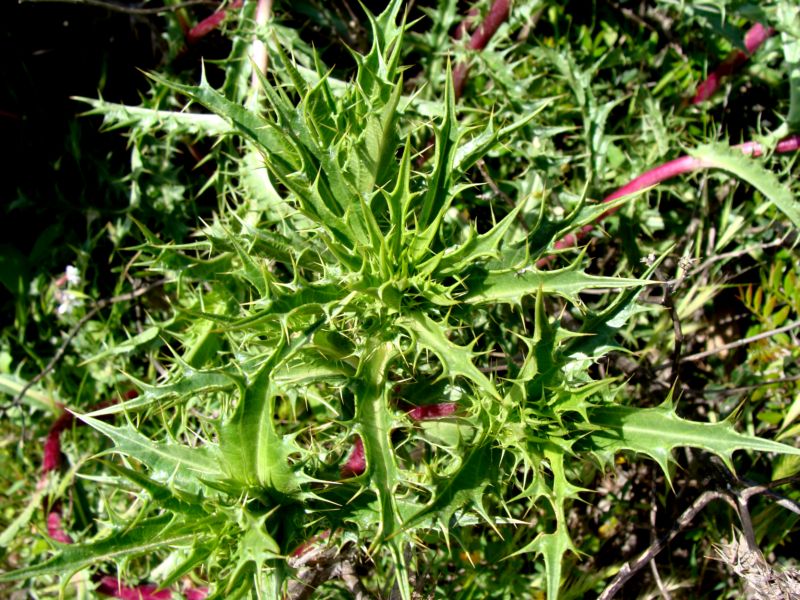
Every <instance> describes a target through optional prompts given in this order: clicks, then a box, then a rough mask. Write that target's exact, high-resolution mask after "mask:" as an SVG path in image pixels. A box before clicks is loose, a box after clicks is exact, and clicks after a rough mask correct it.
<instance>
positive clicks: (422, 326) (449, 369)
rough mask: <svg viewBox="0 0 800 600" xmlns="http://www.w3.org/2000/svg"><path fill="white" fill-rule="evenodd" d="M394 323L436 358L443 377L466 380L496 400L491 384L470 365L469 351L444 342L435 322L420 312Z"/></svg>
mask: <svg viewBox="0 0 800 600" xmlns="http://www.w3.org/2000/svg"><path fill="white" fill-rule="evenodd" d="M398 324H399V325H400V326H401V327H403V328H404V329H406V331H408V332H409V333H410V334H411V335H412V336H414V337H415V338H416V340H417V342H418V343H419V344H420V345H421V346H423V347H425V348H429V349H430V350H432V351H433V352H434V353H435V354H436V356H438V357H439V359H440V360H441V361H442V364H443V365H444V368H445V373H446V374H447V375H449V376H450V377H457V376H459V375H460V376H462V377H466V378H467V379H469V380H470V381H472V383H474V384H475V385H476V386H477V387H478V389H480V390H482V391H483V392H484V393H486V394H487V395H488V396H489V397H492V398H496V399H498V400H499V399H500V395H499V394H498V392H497V389H496V388H495V386H494V384H492V382H491V381H489V379H488V378H487V377H486V375H484V374H483V373H482V372H481V371H480V369H478V367H476V366H475V365H474V364H473V362H472V356H473V355H474V354H473V352H472V351H471V350H469V349H468V348H464V347H462V346H458V345H456V344H454V343H453V342H451V341H450V340H449V339H447V336H446V335H445V331H446V330H447V327H446V326H445V325H442V324H440V323H436V322H435V321H433V320H432V319H431V318H430V317H428V316H426V315H424V314H422V313H412V314H411V315H410V316H408V317H404V318H402V319H400V320H399V321H398Z"/></svg>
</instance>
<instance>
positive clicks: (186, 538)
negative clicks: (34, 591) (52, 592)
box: [0, 515, 221, 583]
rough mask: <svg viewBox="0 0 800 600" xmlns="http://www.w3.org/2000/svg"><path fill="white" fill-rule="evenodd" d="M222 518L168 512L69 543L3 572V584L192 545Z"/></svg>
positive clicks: (0, 575)
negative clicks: (181, 516) (90, 539)
mask: <svg viewBox="0 0 800 600" xmlns="http://www.w3.org/2000/svg"><path fill="white" fill-rule="evenodd" d="M220 521H221V517H220V516H216V517H209V518H206V519H205V520H197V519H192V520H190V521H178V520H173V518H172V517H170V516H167V515H164V516H161V517H155V518H152V519H147V520H144V521H141V522H139V523H137V525H136V526H135V527H132V528H130V529H126V530H122V531H116V532H114V533H113V534H110V535H108V537H106V538H105V539H103V540H101V541H98V542H94V543H91V544H73V545H70V546H65V547H64V548H63V549H62V550H61V551H60V552H59V553H58V554H57V555H56V556H54V557H53V558H51V559H49V560H46V561H45V562H43V563H40V564H38V565H34V566H31V567H26V568H24V569H18V570H16V571H9V572H8V573H3V574H0V583H5V582H8V581H14V580H18V579H30V578H33V577H41V576H43V575H59V576H65V575H69V574H72V573H76V572H77V571H80V570H82V569H86V568H88V567H92V566H97V565H100V564H102V563H105V562H109V561H119V560H122V559H124V558H126V557H130V556H140V555H143V554H149V553H152V552H155V551H157V550H160V549H162V548H170V547H175V546H183V545H190V544H191V543H192V542H194V541H195V540H196V539H197V536H198V533H199V532H203V531H206V532H207V531H210V530H213V528H214V527H215V525H216V526H219V525H220Z"/></svg>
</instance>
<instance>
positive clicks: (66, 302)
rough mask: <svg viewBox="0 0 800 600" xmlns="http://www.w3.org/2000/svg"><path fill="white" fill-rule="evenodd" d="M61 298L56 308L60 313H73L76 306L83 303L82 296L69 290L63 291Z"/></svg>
mask: <svg viewBox="0 0 800 600" xmlns="http://www.w3.org/2000/svg"><path fill="white" fill-rule="evenodd" d="M59 299H60V300H61V303H60V304H59V305H58V307H57V308H56V313H58V314H59V315H68V314H71V313H72V311H73V310H75V308H76V307H78V306H80V305H81V304H82V301H81V299H80V298H78V297H77V296H75V295H74V294H71V293H69V292H62V293H61V294H60V295H59Z"/></svg>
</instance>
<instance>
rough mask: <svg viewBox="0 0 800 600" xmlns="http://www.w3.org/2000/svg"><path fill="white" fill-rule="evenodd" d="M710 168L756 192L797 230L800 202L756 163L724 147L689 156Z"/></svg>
mask: <svg viewBox="0 0 800 600" xmlns="http://www.w3.org/2000/svg"><path fill="white" fill-rule="evenodd" d="M689 154H691V155H692V156H694V157H695V158H698V159H700V160H702V161H703V162H704V163H706V164H707V165H709V166H712V167H716V168H718V169H723V170H725V171H728V172H729V173H733V174H734V175H736V176H737V177H740V178H741V179H743V180H745V181H746V182H747V183H749V184H750V185H752V186H753V187H754V188H756V189H757V190H758V191H759V192H761V193H762V194H764V196H765V197H766V198H767V200H769V201H770V202H772V204H774V205H775V206H776V207H777V208H778V209H779V210H780V211H781V212H783V214H785V215H786V216H787V217H788V218H789V220H790V221H791V222H792V223H794V226H795V227H800V202H798V201H797V200H795V199H794V196H793V195H792V192H791V191H790V190H789V187H788V186H787V185H785V184H782V183H781V182H780V180H779V179H778V178H777V176H776V175H775V174H774V173H773V172H772V171H768V170H767V169H765V168H764V167H762V166H761V165H760V164H759V163H758V162H757V161H755V160H753V159H752V158H748V157H747V156H744V155H743V154H742V153H741V152H734V151H733V150H731V148H730V147H728V146H725V145H723V144H707V145H704V146H700V147H699V148H697V149H695V150H692V151H690V152H689Z"/></svg>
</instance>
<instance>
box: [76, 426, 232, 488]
mask: <svg viewBox="0 0 800 600" xmlns="http://www.w3.org/2000/svg"><path fill="white" fill-rule="evenodd" d="M73 414H75V416H76V417H77V418H78V419H80V420H81V421H83V422H84V423H86V424H87V425H89V426H90V427H91V428H92V429H95V430H97V431H99V432H100V433H102V434H103V435H105V436H107V437H108V438H110V439H111V441H113V442H114V451H115V452H118V453H120V454H123V455H125V456H128V457H130V458H133V459H136V460H138V461H139V462H141V463H142V464H144V465H145V466H147V468H148V469H150V471H151V473H152V477H153V479H154V480H155V481H158V482H159V483H165V482H168V483H170V484H173V485H175V486H176V487H178V488H180V489H182V490H185V491H187V492H189V493H197V492H198V491H200V489H201V488H202V487H203V484H202V481H203V480H216V479H219V478H220V476H221V472H220V470H219V466H218V464H217V456H216V452H215V451H214V447H213V446H202V447H199V448H190V447H189V446H185V445H183V444H177V443H172V442H169V443H163V442H156V441H153V440H151V439H150V438H148V437H146V436H144V435H142V434H141V433H139V431H138V430H137V429H136V428H135V427H134V426H133V425H131V424H126V425H123V426H121V427H115V426H113V425H110V424H108V423H106V422H105V421H101V420H99V419H95V418H93V417H90V416H88V415H80V414H77V413H73Z"/></svg>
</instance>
